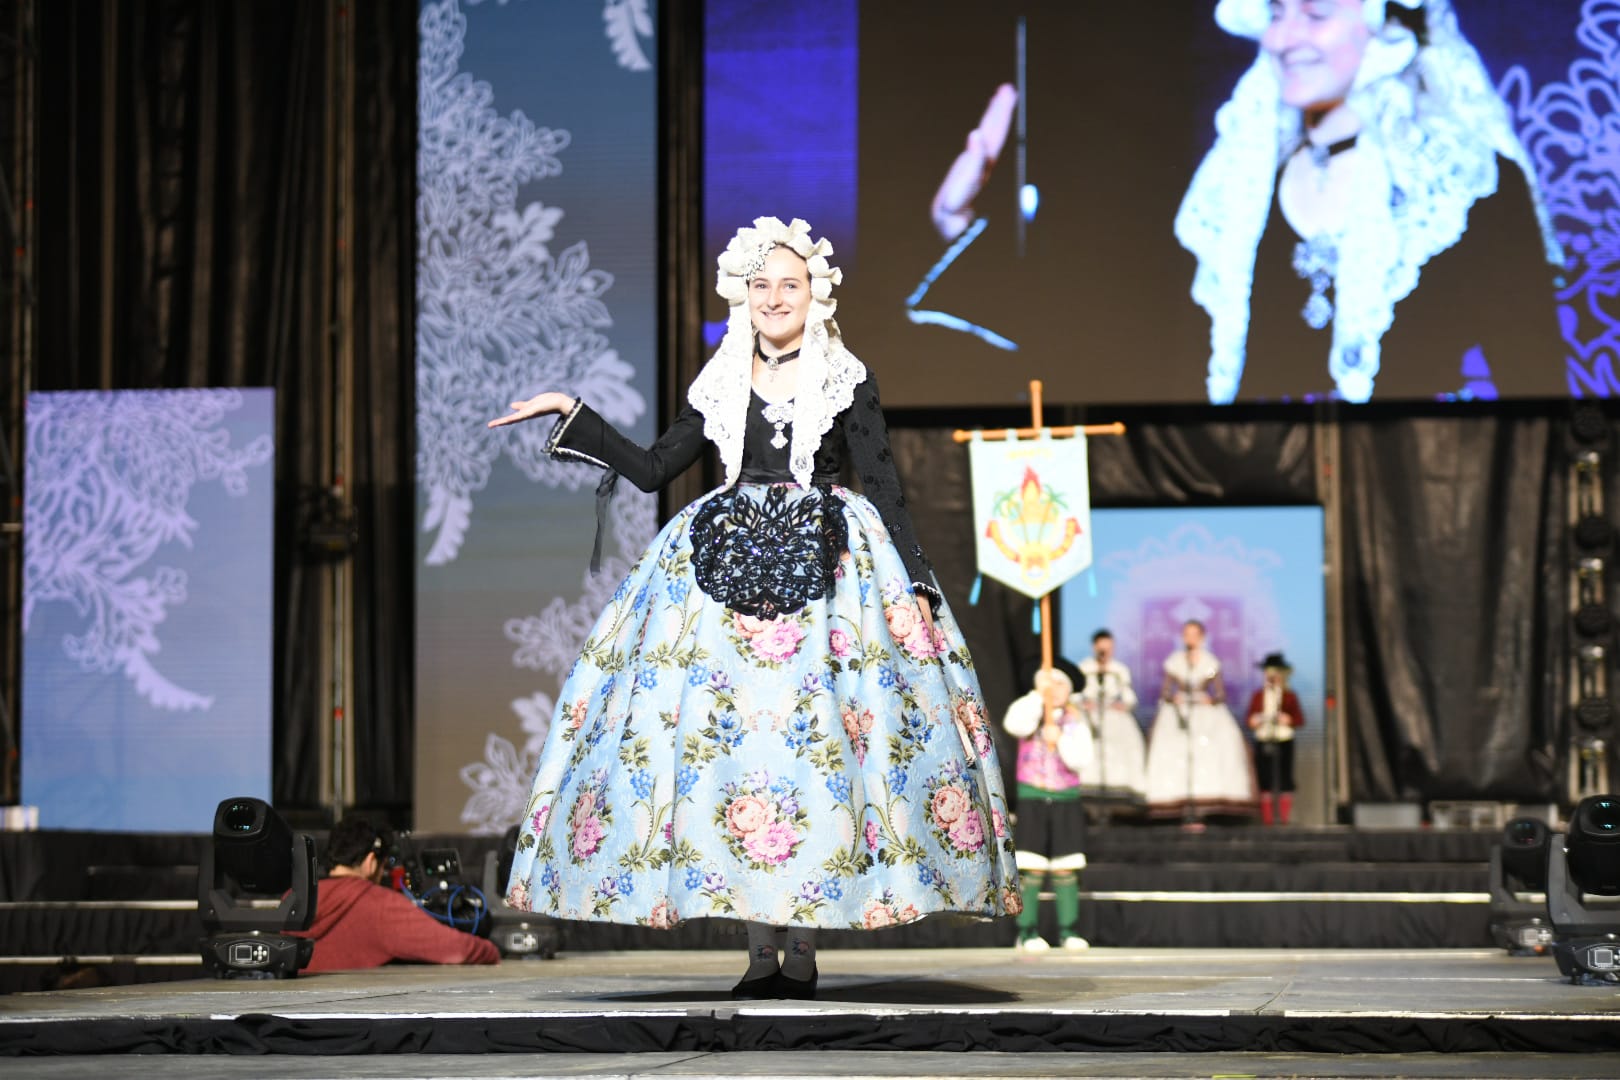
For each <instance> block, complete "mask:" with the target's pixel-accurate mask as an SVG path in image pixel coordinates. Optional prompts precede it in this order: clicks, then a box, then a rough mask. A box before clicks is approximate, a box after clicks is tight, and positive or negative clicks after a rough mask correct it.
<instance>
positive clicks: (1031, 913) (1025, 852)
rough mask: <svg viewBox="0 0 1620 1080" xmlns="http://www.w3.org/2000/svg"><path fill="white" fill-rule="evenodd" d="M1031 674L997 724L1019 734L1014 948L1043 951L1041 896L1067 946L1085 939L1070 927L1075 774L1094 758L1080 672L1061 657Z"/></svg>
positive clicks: (1076, 912)
mask: <svg viewBox="0 0 1620 1080" xmlns="http://www.w3.org/2000/svg"><path fill="white" fill-rule="evenodd" d="M1056 665H1057V666H1055V667H1050V668H1044V669H1042V670H1040V671H1037V672H1036V673H1035V679H1034V682H1035V688H1034V689H1033V690H1031V691H1030V692H1029V693H1027V694H1025V695H1024V696H1023V697H1021V698H1019V699H1018V700H1016V701H1014V702H1013V703H1012V704H1011V705H1009V706H1008V707H1007V715H1006V717H1005V718H1004V719H1003V721H1002V726H1003V727H1004V728H1006V729H1007V733H1008V734H1009V735H1012V736H1013V737H1015V738H1016V739H1017V740H1018V803H1017V806H1018V812H1017V816H1016V819H1015V823H1014V827H1013V838H1014V842H1015V844H1016V847H1017V855H1016V858H1017V861H1018V872H1019V875H1020V876H1021V878H1022V879H1023V889H1024V897H1023V899H1024V909H1023V911H1021V912H1020V913H1019V915H1018V947H1019V948H1020V949H1024V950H1026V951H1030V952H1044V951H1046V950H1047V949H1049V948H1051V947H1052V946H1051V943H1050V942H1049V941H1047V940H1046V939H1045V938H1043V937H1041V934H1040V928H1039V924H1040V897H1041V893H1042V892H1044V891H1045V890H1046V889H1048V888H1050V889H1051V890H1052V893H1053V895H1054V899H1055V900H1056V907H1057V922H1058V940H1059V941H1060V942H1061V943H1062V945H1063V947H1064V948H1065V949H1086V948H1090V943H1089V942H1087V941H1086V939H1085V938H1083V937H1081V936H1080V934H1079V932H1078V931H1077V930H1076V928H1075V924H1076V922H1077V921H1078V919H1079V917H1080V878H1079V873H1080V871H1081V870H1083V869H1085V866H1086V808H1085V805H1084V804H1083V803H1082V801H1081V791H1080V773H1081V771H1082V770H1083V769H1085V768H1086V767H1087V766H1089V765H1090V764H1091V762H1092V739H1091V726H1090V725H1089V724H1087V723H1086V721H1085V718H1084V716H1083V715H1082V713H1081V710H1080V705H1079V702H1080V696H1079V695H1078V694H1076V693H1075V688H1076V686H1077V685H1083V684H1084V676H1083V675H1082V674H1081V673H1080V671H1079V669H1078V668H1076V667H1075V666H1074V665H1073V664H1071V663H1070V662H1069V661H1068V660H1065V659H1063V658H1062V657H1059V658H1058V659H1057V661H1056Z"/></svg>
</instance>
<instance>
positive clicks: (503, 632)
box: [416, 0, 658, 832]
mask: <svg viewBox="0 0 1620 1080" xmlns="http://www.w3.org/2000/svg"><path fill="white" fill-rule="evenodd" d="M655 17H656V9H655V5H654V3H653V2H652V0H601V2H600V3H590V2H580V0H511V2H507V0H499V2H495V3H490V2H480V0H430V2H428V3H425V4H423V6H422V9H421V58H420V72H419V91H418V92H419V101H418V110H419V116H420V135H419V142H418V158H417V185H418V194H417V244H418V268H417V299H418V313H417V327H416V349H417V439H418V451H417V454H418V457H417V470H418V477H417V483H418V493H417V501H418V524H419V529H420V531H419V533H418V544H417V614H416V640H417V662H416V671H417V695H416V700H417V717H416V826H417V827H418V828H421V829H469V830H472V831H475V832H500V831H502V830H504V829H505V828H506V826H507V825H509V824H511V823H512V822H514V821H516V820H517V815H518V813H519V811H520V810H521V809H522V802H523V799H524V797H525V796H526V794H527V790H528V783H529V780H530V777H531V774H532V772H533V768H534V760H535V754H536V753H537V751H538V749H539V747H540V745H541V743H542V742H543V741H544V738H545V732H546V729H547V727H548V725H549V724H550V721H551V714H552V708H553V695H554V694H555V693H556V690H557V688H558V686H559V685H560V684H561V681H562V678H563V676H564V675H565V674H566V673H567V670H568V667H569V666H570V665H571V664H572V663H573V661H574V658H575V655H576V654H577V652H578V649H579V647H580V645H581V644H582V643H583V640H584V636H585V633H586V631H587V630H588V628H589V626H590V623H591V621H592V620H593V619H594V618H595V616H596V613H597V612H598V611H599V610H600V609H601V607H602V606H603V604H604V603H605V601H606V599H607V597H608V596H610V595H611V594H612V592H613V589H614V588H615V586H616V585H617V584H618V581H619V579H620V578H622V577H623V575H624V573H625V572H626V570H627V569H628V566H629V562H630V561H631V560H633V559H634V558H635V557H636V555H638V554H639V553H640V551H641V548H642V547H643V546H644V545H645V544H646V543H647V542H648V541H649V540H650V539H651V538H652V535H653V532H654V523H655V514H656V500H655V499H653V498H652V497H650V496H644V495H642V494H641V493H639V492H636V491H634V490H633V489H629V485H623V488H621V491H620V493H619V495H618V497H617V498H616V499H615V500H614V504H613V515H612V520H611V522H610V524H609V535H608V537H607V542H606V544H605V549H604V550H605V556H606V557H605V558H604V559H603V564H602V573H601V575H600V576H599V577H597V578H595V579H592V578H591V577H590V576H589V574H588V573H587V570H586V564H587V561H588V559H589V556H590V549H591V539H592V530H593V528H594V517H593V497H592V493H593V489H594V485H595V482H596V478H597V476H598V475H599V472H598V470H596V469H594V468H591V467H588V466H581V465H561V464H558V463H554V462H552V461H550V460H549V459H548V458H547V457H546V456H545V454H544V450H543V447H544V443H545V439H546V435H547V434H548V433H549V431H550V429H551V422H550V421H549V420H545V421H539V422H534V423H529V424H524V425H519V426H517V427H512V428H504V429H501V430H498V431H493V432H492V431H489V430H487V429H486V428H485V426H484V422H485V421H486V420H488V419H489V418H490V417H492V416H495V415H497V414H499V413H502V412H505V411H506V408H507V403H508V402H510V401H514V400H517V399H519V398H524V397H528V396H530V395H532V394H535V393H537V392H538V391H540V390H544V389H557V390H566V391H569V392H571V393H574V394H577V395H580V396H582V397H584V398H585V399H586V400H587V401H589V402H590V403H591V405H592V406H593V407H594V408H596V409H597V410H598V411H599V412H601V413H602V414H603V415H604V416H606V417H607V418H608V419H609V420H611V421H613V422H614V423H615V424H617V425H618V426H619V427H620V428H621V430H623V431H625V432H626V433H627V434H629V435H631V436H632V437H634V438H636V439H638V440H640V441H643V442H646V441H648V440H650V439H651V437H652V436H653V435H654V433H655V432H654V429H655V421H656V419H657V418H656V416H655V415H654V413H655V411H656V410H655V409H654V408H653V406H652V402H653V401H654V398H655V393H654V391H655V388H656V379H657V374H656V354H655V348H656V344H655V330H656V317H657V306H656V299H655V290H654V285H655V282H654V274H655V270H656V265H657V207H656V195H657V172H656V169H657V144H658V137H657V82H656V79H655V76H654V70H653V67H654V64H653V61H654V57H655V56H656V52H657V50H656V43H655V40H654V27H655V25H656V22H655ZM625 489H629V490H625Z"/></svg>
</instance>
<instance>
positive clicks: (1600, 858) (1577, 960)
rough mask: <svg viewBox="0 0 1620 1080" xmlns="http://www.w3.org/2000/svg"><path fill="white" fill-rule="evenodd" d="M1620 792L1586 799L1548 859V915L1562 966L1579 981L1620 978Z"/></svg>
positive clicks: (1574, 814)
mask: <svg viewBox="0 0 1620 1080" xmlns="http://www.w3.org/2000/svg"><path fill="white" fill-rule="evenodd" d="M1592 897H1620V796H1615V795H1593V796H1591V797H1590V798H1586V799H1582V800H1581V802H1580V804H1579V805H1578V806H1576V808H1575V812H1574V813H1573V814H1571V815H1570V819H1569V829H1568V831H1567V832H1565V834H1564V837H1563V842H1562V843H1561V844H1555V845H1554V849H1553V853H1552V857H1551V858H1550V859H1548V861H1547V914H1548V917H1549V919H1550V920H1551V922H1552V925H1553V933H1554V943H1553V956H1554V957H1555V958H1556V959H1557V961H1558V970H1559V971H1561V972H1562V973H1563V974H1564V975H1566V976H1568V977H1569V978H1570V979H1571V980H1573V981H1576V982H1582V981H1586V982H1592V981H1596V982H1602V983H1605V984H1613V983H1616V982H1620V904H1616V903H1604V902H1603V901H1602V900H1596V901H1594V900H1592V899H1591V898H1592Z"/></svg>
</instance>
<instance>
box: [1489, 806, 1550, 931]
mask: <svg viewBox="0 0 1620 1080" xmlns="http://www.w3.org/2000/svg"><path fill="white" fill-rule="evenodd" d="M1552 839H1553V837H1552V830H1551V829H1549V828H1547V825H1546V823H1545V822H1543V821H1539V820H1537V819H1536V818H1528V817H1522V818H1514V819H1513V820H1512V821H1510V822H1508V823H1507V826H1506V827H1505V828H1504V829H1503V830H1502V839H1501V842H1500V843H1498V844H1497V845H1496V846H1495V847H1494V848H1492V849H1491V878H1490V889H1491V936H1492V938H1494V939H1495V941H1496V943H1497V944H1498V945H1500V946H1501V947H1502V948H1504V949H1506V950H1507V951H1508V953H1509V954H1511V955H1513V956H1534V955H1541V954H1543V953H1545V952H1547V950H1548V949H1549V948H1551V946H1552V943H1553V930H1552V924H1551V923H1549V922H1548V921H1547V901H1546V898H1545V896H1542V897H1541V898H1540V899H1539V900H1537V899H1534V898H1521V896H1520V894H1521V893H1542V894H1545V893H1546V891H1547V860H1548V858H1549V857H1550V856H1551V853H1552Z"/></svg>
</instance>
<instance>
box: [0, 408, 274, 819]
mask: <svg viewBox="0 0 1620 1080" xmlns="http://www.w3.org/2000/svg"><path fill="white" fill-rule="evenodd" d="M274 427H275V398H274V394H273V393H272V392H271V391H269V390H120V391H110V392H103V391H82V392H80V391H70V392H62V393H39V394H31V395H29V398H28V413H27V448H26V458H25V461H24V482H25V487H26V491H27V502H26V504H25V506H24V510H23V525H24V533H23V536H24V542H23V686H22V690H23V694H22V750H23V759H22V783H23V791H22V794H23V801H24V802H25V803H29V804H32V805H36V806H38V807H39V808H40V814H39V822H40V826H41V827H42V828H47V829H93V830H108V831H121V832H141V831H176V832H179V831H184V832H196V831H198V830H207V829H208V828H209V827H210V825H209V823H210V822H211V821H212V819H213V813H214V808H215V806H216V805H217V804H218V803H219V801H220V800H221V799H225V798H229V797H230V796H232V795H255V796H258V797H260V798H268V797H269V795H270V707H271V701H270V698H271V692H270V679H271V642H270V637H271V625H272V618H273V616H272V611H271V599H272V593H271V588H272V585H271V579H272V561H271V560H272V551H273V547H272V527H271V516H272V512H273V509H274V493H275V482H274V481H275V476H274V466H273V464H272V462H273V459H274V456H275V446H274V440H273V435H272V432H273V431H274Z"/></svg>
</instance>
